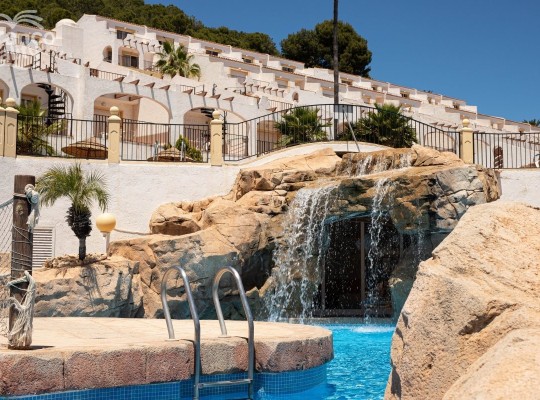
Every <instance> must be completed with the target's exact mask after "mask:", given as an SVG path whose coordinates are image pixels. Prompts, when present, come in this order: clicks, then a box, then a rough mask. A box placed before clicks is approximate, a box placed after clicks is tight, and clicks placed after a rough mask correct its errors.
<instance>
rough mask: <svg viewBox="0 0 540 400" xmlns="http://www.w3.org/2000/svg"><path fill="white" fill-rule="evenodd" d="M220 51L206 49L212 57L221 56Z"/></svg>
mask: <svg viewBox="0 0 540 400" xmlns="http://www.w3.org/2000/svg"><path fill="white" fill-rule="evenodd" d="M219 53H220V52H219V51H217V50H209V49H207V50H206V54H208V55H209V56H212V57H219Z"/></svg>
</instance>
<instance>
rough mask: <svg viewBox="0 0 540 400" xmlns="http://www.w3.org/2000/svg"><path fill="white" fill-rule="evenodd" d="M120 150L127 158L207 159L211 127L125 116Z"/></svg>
mask: <svg viewBox="0 0 540 400" xmlns="http://www.w3.org/2000/svg"><path fill="white" fill-rule="evenodd" d="M120 151H121V153H120V154H121V156H120V157H121V159H122V160H124V161H171V162H184V161H190V162H207V161H208V157H209V151H210V129H209V127H208V125H189V124H155V123H150V122H141V121H136V120H130V119H124V120H123V121H122V137H121V150H120Z"/></svg>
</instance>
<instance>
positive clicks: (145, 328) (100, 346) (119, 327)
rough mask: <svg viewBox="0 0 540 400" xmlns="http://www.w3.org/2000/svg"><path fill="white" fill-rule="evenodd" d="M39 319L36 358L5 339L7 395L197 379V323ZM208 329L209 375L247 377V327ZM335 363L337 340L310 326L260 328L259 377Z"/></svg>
mask: <svg viewBox="0 0 540 400" xmlns="http://www.w3.org/2000/svg"><path fill="white" fill-rule="evenodd" d="M173 325H174V331H175V336H176V338H177V339H179V340H178V341H168V340H167V339H168V334H167V328H166V325H165V320H155V319H120V318H35V319H34V333H33V342H32V349H31V350H9V349H7V346H6V340H5V338H0V395H1V396H9V395H22V394H33V393H48V392H59V391H65V390H77V389H89V388H104V387H115V386H129V385H142V384H148V383H156V382H170V381H180V380H186V379H189V378H190V377H191V376H192V375H193V365H194V363H193V354H194V350H193V342H192V340H193V336H194V329H193V322H192V321H191V320H174V321H173ZM226 325H227V330H228V334H229V335H230V336H231V337H228V338H220V337H219V336H220V334H221V331H220V329H219V323H218V321H207V320H203V321H201V359H202V373H203V374H229V373H234V372H241V371H246V370H247V354H248V347H247V340H246V339H245V338H246V337H247V322H245V321H226ZM332 358H333V345H332V333H331V332H330V331H328V330H326V329H324V328H320V327H315V326H306V325H296V324H285V323H273V322H255V368H256V371H257V372H283V371H296V370H305V369H309V368H313V367H317V366H319V365H322V364H324V363H326V362H328V361H330V360H331V359H332Z"/></svg>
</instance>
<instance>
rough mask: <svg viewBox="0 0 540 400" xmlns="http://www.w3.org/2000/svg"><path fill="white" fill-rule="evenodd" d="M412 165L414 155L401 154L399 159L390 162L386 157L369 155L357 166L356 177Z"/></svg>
mask: <svg viewBox="0 0 540 400" xmlns="http://www.w3.org/2000/svg"><path fill="white" fill-rule="evenodd" d="M411 165H412V153H410V152H407V153H400V154H398V155H397V159H394V160H390V159H389V158H388V156H385V155H375V156H374V155H372V154H369V155H367V156H366V157H365V158H363V159H361V160H359V161H358V162H357V164H356V176H363V175H371V174H377V173H380V172H385V171H388V170H399V169H402V168H408V167H410V166H411ZM351 171H352V165H351V166H350V167H349V169H348V174H349V176H350V175H352V172H351Z"/></svg>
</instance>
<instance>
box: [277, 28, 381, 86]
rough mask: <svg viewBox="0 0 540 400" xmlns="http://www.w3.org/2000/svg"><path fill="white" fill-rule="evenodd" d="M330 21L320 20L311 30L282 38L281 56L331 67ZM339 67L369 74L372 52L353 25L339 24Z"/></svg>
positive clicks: (309, 64)
mask: <svg viewBox="0 0 540 400" xmlns="http://www.w3.org/2000/svg"><path fill="white" fill-rule="evenodd" d="M332 40H333V22H332V20H327V21H323V22H321V23H320V24H317V25H316V26H315V28H314V29H313V30H307V29H302V30H300V31H299V32H296V33H292V34H290V35H289V36H287V37H286V38H285V39H283V40H282V41H281V49H282V54H283V57H285V58H290V59H292V60H296V61H300V62H303V63H305V65H306V67H321V68H327V69H332V68H333V50H332ZM338 48H339V70H340V71H341V72H348V73H351V74H355V75H360V76H363V77H369V71H370V70H371V68H369V67H368V65H369V63H370V62H371V51H369V49H368V45H367V40H366V39H364V38H363V37H362V36H360V35H359V34H358V33H356V31H355V30H354V28H353V27H352V25H350V24H347V23H344V22H339V23H338Z"/></svg>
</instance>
